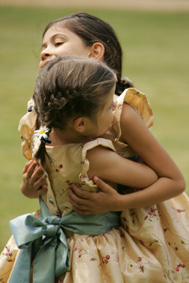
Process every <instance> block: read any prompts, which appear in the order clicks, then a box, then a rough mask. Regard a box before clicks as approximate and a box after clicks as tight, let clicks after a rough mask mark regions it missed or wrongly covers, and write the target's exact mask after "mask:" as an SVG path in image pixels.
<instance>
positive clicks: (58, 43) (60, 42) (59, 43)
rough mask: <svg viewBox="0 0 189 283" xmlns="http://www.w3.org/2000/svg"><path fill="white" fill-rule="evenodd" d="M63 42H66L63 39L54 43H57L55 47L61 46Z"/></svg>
mask: <svg viewBox="0 0 189 283" xmlns="http://www.w3.org/2000/svg"><path fill="white" fill-rule="evenodd" d="M62 44H64V42H63V41H59V42H56V43H55V44H54V45H55V47H58V46H60V45H62Z"/></svg>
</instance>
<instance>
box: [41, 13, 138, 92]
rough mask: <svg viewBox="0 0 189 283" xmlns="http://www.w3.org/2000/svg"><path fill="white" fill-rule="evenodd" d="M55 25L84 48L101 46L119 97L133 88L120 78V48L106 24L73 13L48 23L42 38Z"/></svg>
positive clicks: (129, 83) (89, 16) (94, 18)
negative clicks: (84, 45)
mask: <svg viewBox="0 0 189 283" xmlns="http://www.w3.org/2000/svg"><path fill="white" fill-rule="evenodd" d="M55 24H60V25H62V26H64V27H66V28H68V29H69V30H71V31H72V32H74V33H75V34H76V35H78V36H79V37H80V38H81V39H82V40H83V41H84V43H85V44H86V46H92V45H93V44H94V43H96V42H100V43H102V44H103V46H104V48H105V52H104V62H105V63H106V64H107V65H108V66H109V67H110V68H111V69H112V70H114V71H115V72H116V74H117V84H116V91H115V93H116V94H117V95H120V94H121V93H122V92H123V90H124V89H125V88H129V87H133V85H132V83H131V81H129V80H127V79H124V80H123V79H122V78H121V77H122V48H121V45H120V42H119V40H118V37H117V35H116V33H115V31H114V30H113V28H112V27H111V26H110V25H109V24H108V23H107V22H105V21H103V20H101V19H100V18H97V17H95V16H92V15H90V14H87V13H82V12H80V13H75V14H71V15H69V16H65V17H62V18H59V19H56V20H54V21H52V22H51V23H49V24H48V25H47V26H46V28H45V30H44V32H43V36H44V35H45V33H46V32H47V30H48V29H49V28H50V27H52V26H53V25H55Z"/></svg>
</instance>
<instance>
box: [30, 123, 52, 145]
mask: <svg viewBox="0 0 189 283" xmlns="http://www.w3.org/2000/svg"><path fill="white" fill-rule="evenodd" d="M50 131H51V129H50V128H48V127H46V126H44V127H41V128H40V129H39V130H37V131H34V135H35V137H36V138H38V139H40V140H41V141H42V142H43V143H49V144H50V143H51V140H50V139H49V133H50Z"/></svg>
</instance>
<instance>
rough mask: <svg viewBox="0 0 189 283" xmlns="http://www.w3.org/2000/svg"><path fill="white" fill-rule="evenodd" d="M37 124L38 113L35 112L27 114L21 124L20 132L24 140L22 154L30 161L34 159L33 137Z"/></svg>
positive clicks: (19, 126)
mask: <svg viewBox="0 0 189 283" xmlns="http://www.w3.org/2000/svg"><path fill="white" fill-rule="evenodd" d="M35 123H36V113H35V112H34V111H32V112H28V113H27V114H25V115H24V116H23V117H22V118H21V119H20V122H19V125H18V131H19V132H20V135H21V139H22V144H21V147H22V153H23V155H24V156H25V157H26V158H27V159H28V160H30V159H32V136H33V134H34V129H35Z"/></svg>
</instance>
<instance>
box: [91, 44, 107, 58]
mask: <svg viewBox="0 0 189 283" xmlns="http://www.w3.org/2000/svg"><path fill="white" fill-rule="evenodd" d="M90 51H91V53H90V54H89V57H90V58H93V59H96V60H99V61H103V58H104V52H105V48H104V45H103V44H102V43H100V42H95V43H94V44H93V45H92V46H91V48H90Z"/></svg>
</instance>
